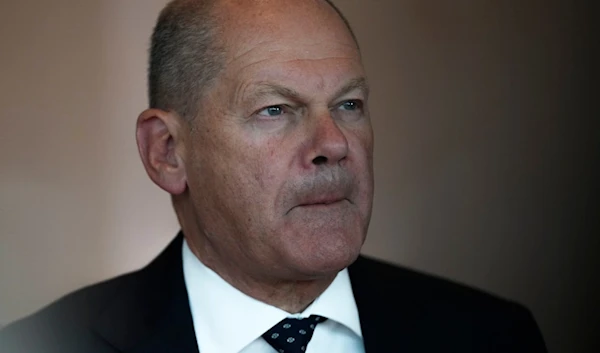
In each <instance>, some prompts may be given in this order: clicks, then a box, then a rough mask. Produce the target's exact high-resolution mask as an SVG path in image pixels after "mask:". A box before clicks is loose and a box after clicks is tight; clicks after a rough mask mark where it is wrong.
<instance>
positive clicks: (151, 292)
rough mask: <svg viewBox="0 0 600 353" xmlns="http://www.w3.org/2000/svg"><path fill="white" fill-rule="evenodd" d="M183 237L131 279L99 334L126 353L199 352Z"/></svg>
mask: <svg viewBox="0 0 600 353" xmlns="http://www.w3.org/2000/svg"><path fill="white" fill-rule="evenodd" d="M182 244H183V234H181V233H180V234H179V235H178V236H177V237H176V238H175V239H174V240H173V241H172V242H171V244H169V246H168V247H167V248H166V249H165V250H164V251H163V252H162V253H161V254H160V255H159V256H158V257H157V258H156V259H155V260H154V261H153V262H152V263H150V264H149V265H148V266H147V267H146V268H144V269H143V270H141V271H139V272H137V273H135V274H132V275H130V276H131V280H130V281H124V285H123V286H122V288H119V290H117V293H116V294H115V296H114V299H113V300H112V301H111V302H110V303H109V305H108V306H107V307H106V308H105V309H104V310H103V311H102V313H101V315H100V316H99V318H98V320H97V322H96V325H95V326H94V329H95V331H96V333H97V334H98V335H100V336H101V337H102V338H103V339H104V340H106V341H107V342H108V343H110V344H111V345H112V346H113V347H114V348H116V349H117V350H119V351H120V352H124V353H142V352H144V353H163V352H181V353H198V346H197V342H196V336H195V334H194V328H193V321H192V315H191V312H190V308H189V301H188V296H187V290H186V288H185V282H184V277H183V266H182V259H181V247H182Z"/></svg>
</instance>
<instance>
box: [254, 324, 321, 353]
mask: <svg viewBox="0 0 600 353" xmlns="http://www.w3.org/2000/svg"><path fill="white" fill-rule="evenodd" d="M325 320H327V318H324V317H322V316H318V315H311V316H310V317H308V318H304V319H296V318H287V319H283V320H281V321H280V322H279V323H278V324H277V325H275V326H273V327H271V328H270V329H269V331H267V332H265V333H264V334H263V335H262V337H263V338H264V339H265V341H267V343H269V344H270V345H271V346H272V347H273V348H275V350H276V351H277V352H279V353H303V352H306V347H307V346H308V342H309V341H310V339H311V338H312V335H313V333H314V332H315V327H317V325H318V324H319V323H321V322H323V321H325Z"/></svg>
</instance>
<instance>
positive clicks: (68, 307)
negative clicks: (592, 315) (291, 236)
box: [0, 234, 546, 353]
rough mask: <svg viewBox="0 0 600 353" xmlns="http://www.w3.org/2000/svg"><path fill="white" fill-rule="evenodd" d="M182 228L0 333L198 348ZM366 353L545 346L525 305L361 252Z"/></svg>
mask: <svg viewBox="0 0 600 353" xmlns="http://www.w3.org/2000/svg"><path fill="white" fill-rule="evenodd" d="M182 239H183V237H182V235H181V234H180V235H179V236H178V237H177V238H176V239H175V240H174V241H173V242H171V244H170V245H169V246H168V247H167V248H166V249H165V250H164V251H163V252H162V253H161V254H160V255H159V256H158V257H157V258H156V259H155V260H154V261H153V262H151V263H150V264H149V265H148V266H147V267H145V268H144V269H142V270H140V271H137V272H134V273H131V274H127V275H124V276H121V277H118V278H115V279H112V280H109V281H106V282H103V283H100V284H96V285H93V286H90V287H87V288H84V289H81V290H79V291H77V292H74V293H72V294H70V295H67V296H66V297H64V298H62V299H60V300H58V301H57V302H55V303H53V304H51V305H50V306H48V307H46V308H45V309H43V310H41V311H40V312H38V313H36V314H34V315H33V316H30V317H28V318H25V319H23V320H21V321H18V322H16V323H14V324H12V325H10V326H8V327H7V328H6V329H4V330H3V331H0V352H2V353H42V352H44V353H46V352H52V353H54V352H56V353H59V352H60V353H75V352H77V353H115V352H123V353H142V352H143V353H159V352H160V353H164V352H182V353H197V352H198V348H197V344H196V338H195V334H194V330H193V324H192V317H191V313H190V309H189V305H188V298H187V291H186V288H185V284H184V279H183V270H182V259H181V246H182ZM349 274H350V279H351V283H352V288H353V291H354V295H355V298H356V303H357V306H358V311H359V316H360V323H361V327H362V331H363V338H364V343H365V348H366V352H367V353H373V352H401V353H412V352H444V353H447V352H461V353H466V352H527V353H536V352H545V351H546V348H545V346H544V342H543V340H542V337H541V334H540V332H539V330H538V328H537V326H536V324H535V322H534V320H533V318H532V316H531V314H530V313H529V312H528V311H527V310H526V309H525V308H523V307H521V306H519V305H517V304H515V303H511V302H508V301H505V300H502V299H499V298H496V297H493V296H491V295H489V294H485V293H482V292H480V291H477V290H474V289H470V288H467V287H464V286H461V285H458V284H454V283H451V282H448V281H445V280H442V279H438V278H435V277H432V276H428V275H424V274H420V273H417V272H414V271H411V270H408V269H403V268H398V267H395V266H392V265H388V264H385V263H382V262H379V261H376V260H372V259H368V258H366V257H362V256H361V257H360V258H359V259H358V260H357V261H356V262H355V263H354V264H353V265H351V266H350V267H349Z"/></svg>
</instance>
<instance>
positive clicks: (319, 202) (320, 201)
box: [296, 197, 347, 207]
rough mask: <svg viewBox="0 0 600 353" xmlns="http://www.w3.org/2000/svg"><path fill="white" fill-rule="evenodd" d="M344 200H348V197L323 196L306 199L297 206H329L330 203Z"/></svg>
mask: <svg viewBox="0 0 600 353" xmlns="http://www.w3.org/2000/svg"><path fill="white" fill-rule="evenodd" d="M343 201H347V199H346V198H343V197H331V198H327V197H323V198H318V199H315V200H308V201H305V202H303V203H301V204H299V205H298V206H296V207H314V206H329V205H334V204H337V203H341V202H343Z"/></svg>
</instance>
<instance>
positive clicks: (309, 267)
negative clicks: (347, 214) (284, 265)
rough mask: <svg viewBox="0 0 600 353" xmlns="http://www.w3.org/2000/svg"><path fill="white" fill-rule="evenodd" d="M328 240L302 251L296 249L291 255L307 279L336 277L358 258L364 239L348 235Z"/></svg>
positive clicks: (307, 245)
mask: <svg viewBox="0 0 600 353" xmlns="http://www.w3.org/2000/svg"><path fill="white" fill-rule="evenodd" d="M326 238H327V239H321V240H320V241H315V242H313V243H311V244H306V246H303V247H300V248H301V249H302V250H300V251H298V248H296V249H295V250H296V251H294V252H293V253H292V254H291V255H292V257H293V258H294V260H293V262H295V264H296V266H297V268H298V269H299V270H300V272H302V273H303V274H304V275H306V276H307V277H311V278H315V277H323V276H331V275H335V274H337V273H338V272H339V271H341V270H343V269H344V268H346V267H348V266H350V265H351V264H352V263H353V262H354V261H356V259H357V258H358V255H359V254H360V249H361V247H362V243H363V239H364V237H362V236H361V237H348V236H347V235H346V236H342V237H331V236H329V237H326ZM332 238H333V239H332ZM336 238H337V239H336Z"/></svg>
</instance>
